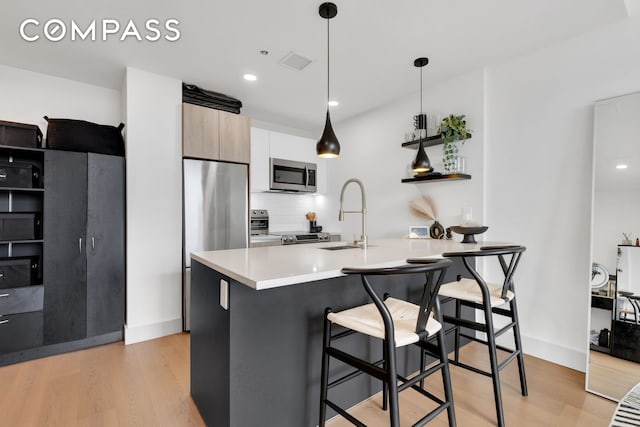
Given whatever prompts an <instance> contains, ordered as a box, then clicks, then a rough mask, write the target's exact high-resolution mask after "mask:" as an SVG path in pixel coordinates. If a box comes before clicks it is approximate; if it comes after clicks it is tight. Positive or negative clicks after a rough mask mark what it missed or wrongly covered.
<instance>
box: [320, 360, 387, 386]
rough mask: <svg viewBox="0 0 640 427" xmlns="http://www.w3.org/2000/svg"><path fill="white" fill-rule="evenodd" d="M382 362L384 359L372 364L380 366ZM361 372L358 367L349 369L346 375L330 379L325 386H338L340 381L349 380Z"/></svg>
mask: <svg viewBox="0 0 640 427" xmlns="http://www.w3.org/2000/svg"><path fill="white" fill-rule="evenodd" d="M383 363H384V360H378V361H377V362H374V363H373V365H376V366H380V365H382V364H383ZM363 373H364V372H362V371H360V370H358V369H356V370H355V371H351V372H350V373H348V374H347V375H344V376H342V377H340V378H338V379H337V380H333V381H331V382H330V383H329V384H328V385H327V388H333V387H335V386H338V385H340V384H342V383H343V382H345V381H348V380H350V379H352V378H355V377H357V376H360V375H362V374H363Z"/></svg>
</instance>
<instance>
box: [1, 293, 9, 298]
mask: <svg viewBox="0 0 640 427" xmlns="http://www.w3.org/2000/svg"><path fill="white" fill-rule="evenodd" d="M8 296H11V294H0V298H6V297H8Z"/></svg>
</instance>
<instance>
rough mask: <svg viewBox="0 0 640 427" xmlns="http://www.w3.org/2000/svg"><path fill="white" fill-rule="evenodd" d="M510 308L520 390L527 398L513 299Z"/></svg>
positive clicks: (516, 313) (518, 328) (514, 300)
mask: <svg viewBox="0 0 640 427" xmlns="http://www.w3.org/2000/svg"><path fill="white" fill-rule="evenodd" d="M509 305H510V308H511V320H512V321H513V322H514V323H515V325H513V339H514V341H515V344H516V351H517V352H518V373H519V374H520V390H521V392H522V395H523V396H527V395H528V394H529V392H528V391H527V377H526V375H525V372H524V353H523V352H522V341H521V337H520V320H519V319H518V308H517V307H516V299H515V298H513V299H512V300H511V302H510V304H509Z"/></svg>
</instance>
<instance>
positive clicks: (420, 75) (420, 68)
mask: <svg viewBox="0 0 640 427" xmlns="http://www.w3.org/2000/svg"><path fill="white" fill-rule="evenodd" d="M423 68H424V67H420V114H422V69H423Z"/></svg>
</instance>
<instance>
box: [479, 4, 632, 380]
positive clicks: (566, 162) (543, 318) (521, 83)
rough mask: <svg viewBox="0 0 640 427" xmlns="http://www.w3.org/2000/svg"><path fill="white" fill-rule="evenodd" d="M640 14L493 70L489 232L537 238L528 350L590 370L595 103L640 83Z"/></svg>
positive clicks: (524, 318)
mask: <svg viewBox="0 0 640 427" xmlns="http://www.w3.org/2000/svg"><path fill="white" fill-rule="evenodd" d="M638 75H640V21H639V20H638V18H637V17H634V18H628V19H626V20H624V21H622V22H621V23H618V24H615V25H612V26H609V27H606V28H604V29H602V30H598V31H596V32H592V33H589V34H586V35H583V36H580V37H577V38H574V39H572V40H569V41H566V42H563V43H560V44H557V45H554V46H552V47H549V48H546V49H543V50H540V51H538V52H535V53H532V54H529V55H526V56H523V57H520V58H516V59H514V60H511V61H509V62H506V63H504V64H501V65H497V66H493V67H490V68H489V69H488V70H487V82H486V93H487V99H486V105H487V109H486V113H487V115H486V129H487V132H486V154H485V157H486V166H485V167H486V201H485V204H486V207H487V217H486V221H487V223H489V224H490V225H491V226H492V227H491V228H490V229H489V236H490V237H492V238H494V239H498V240H501V239H505V240H512V241H517V242H522V243H523V244H524V245H526V246H527V248H528V250H527V252H526V253H525V255H524V257H523V260H522V262H521V266H520V268H519V272H518V273H516V274H517V277H516V280H517V282H516V286H517V287H516V289H517V291H518V300H519V308H520V315H521V322H522V332H523V335H524V350H525V352H527V353H529V354H533V355H535V356H538V357H541V358H544V359H547V360H551V361H553V362H556V363H560V364H562V365H566V366H570V367H573V368H576V369H580V370H584V369H585V361H586V356H585V353H586V348H587V347H586V346H587V341H586V340H587V318H588V310H587V304H588V292H589V291H588V289H589V288H588V284H589V271H590V270H589V266H590V249H589V248H590V212H591V182H592V171H591V162H592V139H593V135H592V134H593V103H594V101H596V100H598V99H603V98H608V97H611V96H614V95H620V94H624V93H629V92H634V91H638V90H639V89H640V80H638Z"/></svg>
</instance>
